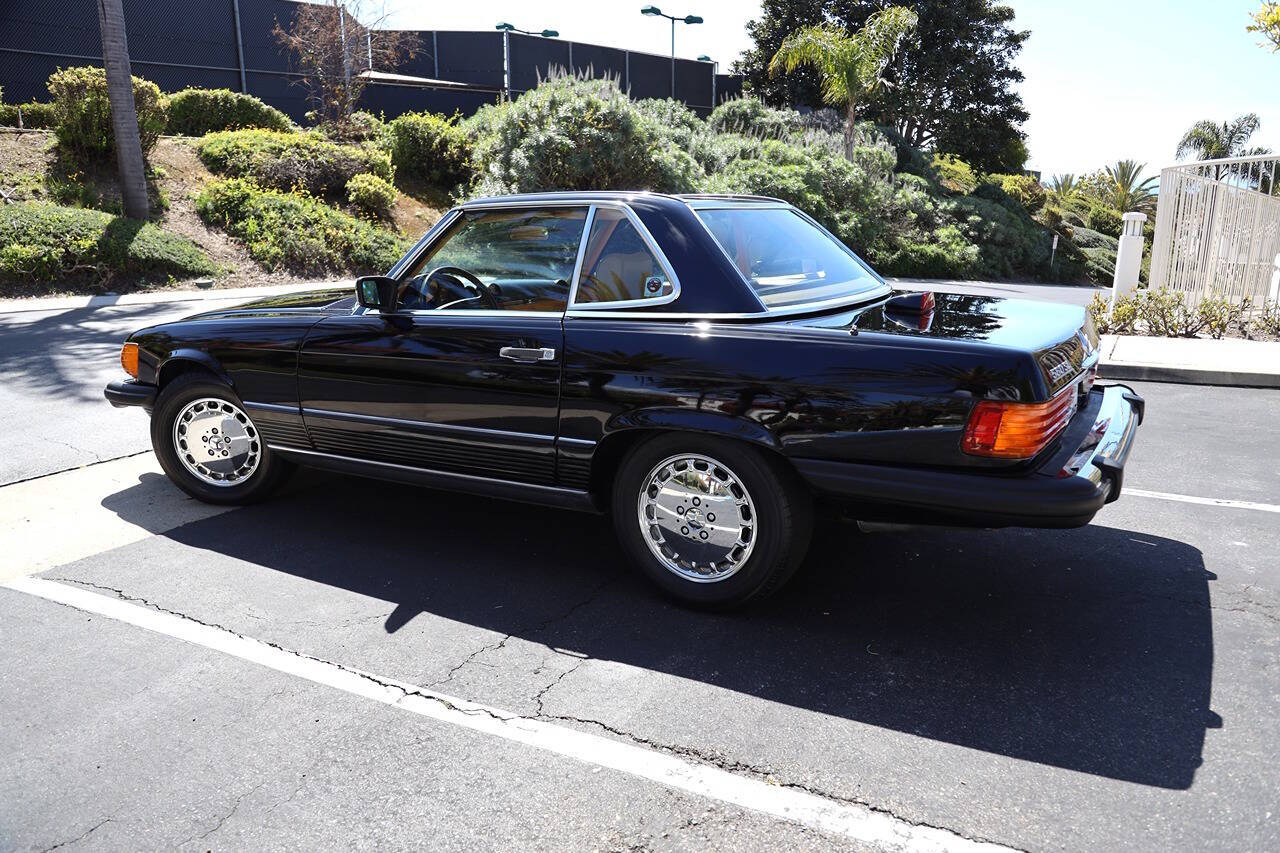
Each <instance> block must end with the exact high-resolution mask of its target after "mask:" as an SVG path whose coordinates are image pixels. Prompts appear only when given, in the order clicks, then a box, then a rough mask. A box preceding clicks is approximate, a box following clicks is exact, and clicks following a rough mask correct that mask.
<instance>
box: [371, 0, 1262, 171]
mask: <svg viewBox="0 0 1280 853" xmlns="http://www.w3.org/2000/svg"><path fill="white" fill-rule="evenodd" d="M1006 2H1008V3H1009V5H1011V6H1013V8H1014V10H1015V12H1016V13H1017V20H1016V26H1018V27H1019V28H1020V29H1029V30H1031V38H1030V39H1028V41H1027V43H1026V45H1025V47H1024V49H1023V51H1022V53H1021V54H1020V56H1019V57H1018V60H1017V62H1018V66H1019V67H1020V68H1021V69H1022V72H1023V74H1025V75H1026V78H1027V79H1026V81H1025V82H1024V83H1023V84H1022V98H1023V102H1024V103H1025V105H1026V107H1027V111H1028V112H1030V113H1031V119H1030V121H1028V122H1027V123H1026V125H1025V126H1024V127H1023V130H1025V131H1026V132H1027V137H1028V138H1027V144H1028V147H1029V148H1030V150H1031V159H1030V162H1029V164H1028V165H1029V166H1030V167H1031V168H1033V169H1039V170H1041V171H1042V172H1044V174H1045V177H1046V179H1047V178H1048V177H1049V176H1050V175H1053V174H1056V173H1060V172H1075V173H1077V174H1079V173H1082V172H1086V171H1089V170H1091V169H1094V168H1098V167H1100V166H1102V165H1103V164H1105V163H1110V162H1114V161H1116V160H1118V159H1122V158H1132V159H1136V160H1138V161H1140V162H1145V163H1147V164H1148V167H1149V169H1150V170H1152V171H1154V170H1155V169H1158V168H1159V167H1160V166H1167V165H1169V164H1171V163H1173V162H1174V156H1173V152H1174V149H1175V148H1176V146H1177V141H1178V138H1179V137H1180V136H1181V135H1182V133H1183V131H1185V130H1186V129H1187V127H1189V126H1190V125H1191V124H1192V123H1193V122H1195V121H1197V120H1199V119H1202V118H1204V119H1213V120H1214V121H1219V122H1220V121H1223V120H1225V119H1228V118H1232V117H1235V116H1237V115H1240V114H1241V113H1245V112H1256V113H1257V114H1258V115H1259V116H1260V117H1261V119H1262V129H1261V130H1260V131H1259V132H1258V133H1257V135H1256V136H1255V137H1254V139H1253V144H1256V145H1266V146H1268V147H1271V148H1273V149H1276V150H1280V54H1273V53H1270V52H1268V51H1267V50H1265V49H1263V48H1261V47H1258V46H1257V38H1256V37H1255V36H1254V35H1253V34H1251V33H1247V32H1245V29H1244V28H1245V26H1246V25H1247V24H1248V13H1249V11H1250V10H1252V9H1254V8H1256V7H1257V6H1258V0H1006ZM644 5H647V3H646V2H641V0H541V2H538V3H531V2H529V0H472V2H463V3H445V2H441V0H429V2H421V0H389V2H388V9H390V10H393V12H394V14H393V16H392V19H391V24H392V25H393V26H400V27H406V28H422V29H442V30H448V29H489V28H491V27H492V26H493V25H494V24H496V23H498V22H499V21H510V22H511V23H513V24H515V25H516V26H517V27H520V28H522V29H528V30H534V29H537V30H541V29H544V28H549V29H555V30H559V31H560V34H561V35H562V36H563V37H564V38H567V39H575V40H577V41H585V42H594V43H596V44H606V45H611V46H614V47H626V48H630V49H632V50H643V51H650V52H652V53H662V54H665V53H668V52H669V50H670V38H671V31H670V28H669V26H670V25H669V24H668V22H667V21H666V20H663V19H660V18H646V17H643V16H641V15H640V7H641V6H644ZM656 5H658V6H659V7H660V8H661V9H662V10H663V11H664V12H667V13H669V14H679V15H685V14H697V15H701V16H702V17H703V18H704V19H705V20H706V23H704V24H701V25H694V26H687V25H685V24H677V26H676V54H677V55H678V56H683V57H688V58H691V59H692V58H694V57H696V56H698V55H699V54H704V53H705V54H707V55H709V56H711V57H712V58H714V59H716V60H718V61H719V62H720V64H721V68H722V69H723V70H727V69H728V66H729V65H730V64H731V63H732V61H733V59H734V57H736V56H737V55H738V54H739V53H740V52H741V51H742V50H743V49H745V48H746V47H748V46H749V44H750V41H749V39H748V38H747V34H746V30H745V25H746V22H747V21H748V20H749V19H751V18H752V17H754V16H756V15H758V14H759V6H760V4H759V0H682V2H681V3H680V4H679V5H676V6H672V5H670V3H668V2H657V3H656Z"/></svg>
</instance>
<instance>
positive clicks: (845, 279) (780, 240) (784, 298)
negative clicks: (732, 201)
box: [697, 207, 883, 311]
mask: <svg viewBox="0 0 1280 853" xmlns="http://www.w3.org/2000/svg"><path fill="white" fill-rule="evenodd" d="M697 214H698V216H699V217H701V219H702V221H703V222H705V223H706V225H707V228H709V229H710V230H711V234H712V236H714V237H715V238H716V241H717V242H718V243H719V244H720V246H721V248H723V249H724V251H725V254H726V255H728V256H729V259H730V260H732V261H733V262H734V263H735V264H736V265H737V267H738V269H739V270H740V271H741V272H742V276H743V278H745V279H746V280H747V282H748V283H749V284H750V285H751V286H752V287H753V288H754V289H755V292H756V295H757V296H759V297H760V301H761V302H763V303H764V306H765V308H766V309H768V310H771V311H772V310H777V309H780V308H789V307H793V306H796V305H805V304H808V303H814V302H828V301H831V300H837V299H844V298H849V297H856V296H857V295H859V294H860V293H863V292H865V291H871V290H877V289H880V288H881V287H882V286H883V285H882V284H881V282H880V280H879V279H878V278H876V277H875V275H873V274H872V273H871V271H870V270H869V269H868V268H867V267H866V266H864V265H863V264H862V262H861V261H859V260H858V259H857V257H856V256H855V255H854V254H853V253H852V252H850V251H849V250H848V249H847V248H845V246H844V244H842V243H840V242H839V241H837V240H836V239H835V238H834V237H832V236H830V235H829V234H827V233H826V232H825V231H823V230H822V229H821V228H819V227H817V226H816V225H814V224H813V223H812V222H810V221H809V220H808V219H806V218H805V217H804V216H802V215H800V213H798V212H797V211H795V210H791V209H789V208H782V207H765V208H705V209H701V210H698V211H697Z"/></svg>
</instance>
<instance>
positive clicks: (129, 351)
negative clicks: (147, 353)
mask: <svg viewBox="0 0 1280 853" xmlns="http://www.w3.org/2000/svg"><path fill="white" fill-rule="evenodd" d="M120 366H121V367H123V368H124V372H125V373H127V374H129V375H130V376H132V377H133V378H134V379H137V378H138V345H137V344H125V345H124V346H122V347H121V348H120Z"/></svg>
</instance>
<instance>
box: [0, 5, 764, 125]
mask: <svg viewBox="0 0 1280 853" xmlns="http://www.w3.org/2000/svg"><path fill="white" fill-rule="evenodd" d="M299 5H300V4H299V3H296V2H291V0H124V12H125V23H126V25H127V26H128V30H129V54H130V59H131V61H132V65H133V71H134V74H136V75H138V76H140V77H145V78H147V79H149V80H152V81H154V82H155V83H156V84H157V85H159V86H160V88H161V89H163V90H165V91H167V92H174V91H177V90H179V89H182V88H184V87H186V86H201V87H209V88H228V89H234V90H237V91H245V92H248V93H249V94H252V95H256V96H257V97H259V98H261V99H262V100H264V101H266V102H267V103H268V104H271V105H272V106H274V107H276V108H278V109H280V110H282V111H284V112H285V113H287V114H288V115H290V116H291V117H293V118H294V119H295V120H298V121H301V120H302V118H303V116H304V114H305V113H306V111H307V104H306V98H305V94H304V92H303V90H302V89H301V88H300V87H299V86H297V85H294V84H295V83H296V82H297V80H298V79H299V75H298V74H296V73H295V70H294V69H293V68H291V67H290V61H289V57H288V56H286V55H285V54H284V52H283V51H282V50H281V48H280V45H279V44H278V43H277V41H276V38H275V36H274V35H273V34H272V31H273V29H274V27H275V24H276V22H277V21H278V22H279V23H280V25H281V26H283V27H286V28H287V27H288V26H289V25H290V24H291V22H292V21H293V18H294V15H295V13H296V11H297V7H298V6H299ZM416 34H417V36H418V43H419V46H420V49H419V51H418V52H417V54H416V56H415V58H414V59H413V60H412V61H411V62H408V63H405V64H404V65H401V66H400V67H397V68H385V69H382V68H380V69H377V70H379V71H387V72H394V73H396V74H401V75H408V76H412V77H417V78H424V79H426V80H433V81H444V82H441V83H438V84H436V85H431V84H428V83H410V84H406V83H401V84H395V85H392V84H387V83H373V84H370V85H369V86H368V87H367V88H366V89H365V94H364V98H363V100H362V102H361V106H362V107H363V108H364V109H369V110H372V111H374V112H385V113H386V114H387V116H388V117H392V116H396V115H399V114H400V113H403V112H407V111H410V110H430V111H432V112H444V113H452V112H454V111H458V112H461V113H462V114H463V115H470V114H471V113H473V112H475V111H476V110H477V109H479V108H480V106H481V105H482V104H485V103H491V102H493V101H495V100H497V99H498V98H499V96H500V95H501V93H502V92H503V90H504V89H506V90H508V91H509V92H510V93H511V94H512V95H518V94H519V93H520V92H523V91H525V90H527V89H530V88H532V87H533V86H535V85H537V81H538V79H539V77H540V76H541V77H545V76H547V75H548V73H549V72H550V70H551V69H552V68H555V67H560V68H565V69H570V70H573V71H574V72H576V73H588V72H589V73H591V74H592V75H594V76H597V77H603V76H606V75H607V76H612V77H615V78H616V79H618V80H619V82H620V83H621V85H622V87H623V89H624V90H626V91H630V93H631V95H632V97H635V98H666V97H671V96H673V95H674V97H676V98H677V99H679V100H682V101H684V102H685V103H686V104H688V105H689V106H690V107H691V108H693V109H694V110H696V111H697V112H699V113H700V114H702V115H706V114H707V113H708V112H710V110H711V109H712V107H713V106H714V105H715V104H717V103H719V102H720V101H722V100H724V98H725V97H731V96H734V95H737V94H741V90H742V81H741V78H739V77H736V76H731V75H725V74H716V73H715V71H716V67H715V65H714V64H713V63H710V62H698V61H694V60H687V59H677V60H676V69H675V70H676V74H675V92H674V93H673V92H672V85H671V59H670V57H665V56H656V55H654V54H648V53H637V52H635V51H627V50H620V49H617V48H610V47H603V46H601V45H594V44H585V43H581V42H571V41H564V40H561V39H545V38H541V37H538V36H524V35H520V34H518V33H510V34H507V33H501V32H497V31H487V32H457V31H444V30H424V31H419V32H417V33H416ZM101 57H102V48H101V43H100V39H99V34H98V16H97V9H96V7H95V5H94V0H60V2H58V3H52V2H50V1H49V0H0V87H3V90H4V100H5V101H6V102H8V103H24V102H27V101H33V100H35V101H43V100H47V99H48V92H47V90H46V89H45V81H46V80H47V79H48V77H49V75H50V74H51V73H52V72H53V71H55V70H57V69H58V68H65V67H68V66H72V65H87V64H101V61H102V58H101ZM450 84H453V85H450Z"/></svg>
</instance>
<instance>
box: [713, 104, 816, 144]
mask: <svg viewBox="0 0 1280 853" xmlns="http://www.w3.org/2000/svg"><path fill="white" fill-rule="evenodd" d="M707 126H708V127H709V128H710V129H711V130H713V131H714V132H716V133H740V134H742V135H744V136H755V137H757V138H760V139H786V138H787V137H788V136H790V135H791V134H793V133H797V132H799V131H801V130H803V129H804V127H805V125H804V123H803V121H802V119H801V117H800V113H798V112H796V111H795V110H777V109H774V108H773V107H770V106H767V105H766V104H765V103H764V101H761V100H760V99H759V98H754V97H751V96H746V97H742V98H731V99H729V100H727V101H724V102H723V103H721V104H720V106H718V107H716V108H715V109H714V110H712V111H711V115H710V116H708V117H707Z"/></svg>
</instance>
